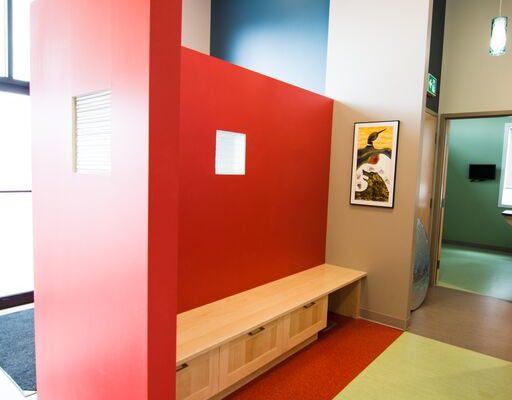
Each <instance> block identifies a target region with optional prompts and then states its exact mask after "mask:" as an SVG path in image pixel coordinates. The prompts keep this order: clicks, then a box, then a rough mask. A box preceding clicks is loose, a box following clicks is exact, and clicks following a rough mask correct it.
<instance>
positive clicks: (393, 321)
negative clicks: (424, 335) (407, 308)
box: [361, 308, 409, 331]
mask: <svg viewBox="0 0 512 400" xmlns="http://www.w3.org/2000/svg"><path fill="white" fill-rule="evenodd" d="M361 318H362V319H365V320H368V321H371V322H375V323H377V324H381V325H385V326H389V327H391V328H396V329H400V330H402V331H405V330H407V327H408V326H409V319H407V320H404V319H400V318H396V317H392V316H391V315H386V314H381V313H378V312H375V311H371V310H367V309H365V308H361Z"/></svg>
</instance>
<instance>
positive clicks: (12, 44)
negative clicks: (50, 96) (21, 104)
mask: <svg viewBox="0 0 512 400" xmlns="http://www.w3.org/2000/svg"><path fill="white" fill-rule="evenodd" d="M30 3H31V0H0V91H9V92H14V93H22V94H28V92H29V81H30Z"/></svg>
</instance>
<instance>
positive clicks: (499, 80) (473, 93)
mask: <svg viewBox="0 0 512 400" xmlns="http://www.w3.org/2000/svg"><path fill="white" fill-rule="evenodd" d="M498 3H499V2H498V0H447V2H446V28H445V43H444V50H443V72H442V83H441V84H442V86H441V92H440V94H441V104H440V112H441V113H443V114H446V113H460V112H477V111H501V110H511V109H512V95H511V92H512V37H511V35H510V22H511V21H510V20H509V34H508V39H509V43H508V52H507V54H506V55H504V56H501V57H491V56H489V54H488V49H489V38H490V22H491V18H492V17H495V16H496V15H497V14H498ZM503 15H508V16H509V18H512V1H504V2H503Z"/></svg>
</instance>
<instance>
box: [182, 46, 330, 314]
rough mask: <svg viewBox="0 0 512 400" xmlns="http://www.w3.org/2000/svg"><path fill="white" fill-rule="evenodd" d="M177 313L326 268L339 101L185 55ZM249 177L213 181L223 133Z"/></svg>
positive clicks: (188, 52)
mask: <svg viewBox="0 0 512 400" xmlns="http://www.w3.org/2000/svg"><path fill="white" fill-rule="evenodd" d="M181 84H182V87H181V131H180V165H181V170H180V213H179V218H180V221H179V232H180V236H179V268H178V310H179V311H180V312H181V311H185V310H188V309H191V308H194V307H197V306H200V305H203V304H206V303H208V302H211V301H214V300H218V299H220V298H223V297H226V296H229V295H232V294H235V293H238V292H241V291H243V290H247V289H250V288H252V287H255V286H258V285H261V284H264V283H267V282H269V281H272V280H275V279H278V278H281V277H284V276H287V275H290V274H293V273H296V272H299V271H301V270H304V269H307V268H310V267H313V266H315V265H318V264H322V263H323V262H324V260H325V236H326V223H327V197H328V181H329V160H330V140H331V126H332V106H333V102H332V100H330V99H328V98H325V97H322V96H320V95H317V94H314V93H311V92H308V91H306V90H303V89H299V88H297V87H294V86H291V85H288V84H285V83H282V82H280V81H277V80H274V79H271V78H268V77H266V76H263V75H260V74H257V73H254V72H252V71H249V70H246V69H243V68H240V67H237V66H234V65H231V64H228V63H226V62H224V61H221V60H218V59H215V58H212V57H208V56H205V55H203V54H200V53H197V52H194V51H192V50H189V49H185V48H184V49H183V50H182V82H181ZM217 129H221V130H227V131H234V132H240V133H245V134H246V135H247V136H246V140H247V158H246V175H245V176H216V175H215V135H216V130H217Z"/></svg>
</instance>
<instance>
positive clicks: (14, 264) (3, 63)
mask: <svg viewBox="0 0 512 400" xmlns="http://www.w3.org/2000/svg"><path fill="white" fill-rule="evenodd" d="M30 3H31V0H0V115H1V117H0V298H3V297H10V296H12V295H16V294H20V293H25V292H31V291H33V290H34V278H33V275H34V272H33V258H32V257H33V250H32V193H31V191H32V177H31V172H32V171H31V144H30V139H31V137H30V97H29V96H27V95H28V94H29V80H30Z"/></svg>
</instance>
